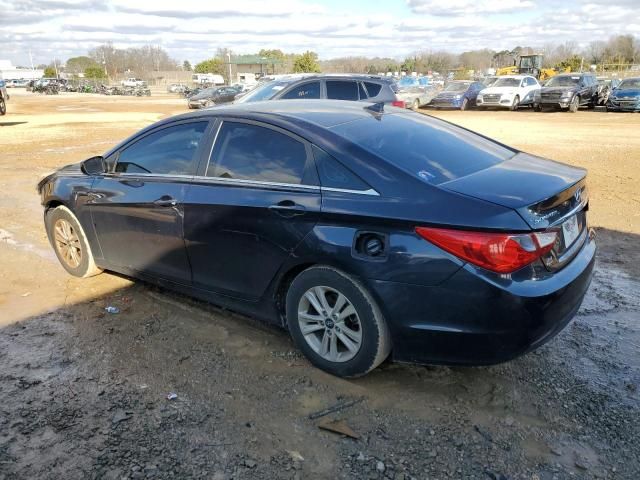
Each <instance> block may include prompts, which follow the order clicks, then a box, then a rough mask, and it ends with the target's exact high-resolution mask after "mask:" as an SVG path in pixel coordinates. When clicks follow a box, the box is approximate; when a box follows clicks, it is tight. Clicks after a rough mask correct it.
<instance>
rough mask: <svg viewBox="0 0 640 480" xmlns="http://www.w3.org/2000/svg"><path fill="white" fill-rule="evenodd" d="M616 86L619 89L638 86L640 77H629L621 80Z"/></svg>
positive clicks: (639, 85)
mask: <svg viewBox="0 0 640 480" xmlns="http://www.w3.org/2000/svg"><path fill="white" fill-rule="evenodd" d="M618 88H619V89H621V90H625V89H630V88H634V89H635V88H640V78H629V79H628V80H623V81H622V83H621V84H620V85H618Z"/></svg>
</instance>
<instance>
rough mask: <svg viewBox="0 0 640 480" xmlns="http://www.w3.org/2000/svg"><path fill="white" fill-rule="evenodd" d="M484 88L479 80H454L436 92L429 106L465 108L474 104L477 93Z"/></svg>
mask: <svg viewBox="0 0 640 480" xmlns="http://www.w3.org/2000/svg"><path fill="white" fill-rule="evenodd" d="M483 88H484V85H483V84H482V83H481V82H472V81H469V80H454V81H451V82H449V83H448V84H447V86H446V87H444V90H443V91H441V92H440V93H438V94H437V95H436V96H435V97H434V98H433V100H431V103H430V104H429V106H430V107H434V108H457V109H460V110H467V109H468V108H470V107H473V106H475V104H476V98H477V97H478V93H479V92H480V91H481V90H482V89H483Z"/></svg>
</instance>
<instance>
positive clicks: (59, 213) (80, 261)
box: [45, 206, 102, 277]
mask: <svg viewBox="0 0 640 480" xmlns="http://www.w3.org/2000/svg"><path fill="white" fill-rule="evenodd" d="M45 226H46V229H47V236H48V237H49V242H51V245H52V246H53V250H54V251H55V252H56V256H57V257H58V260H59V261H60V264H61V265H62V266H63V268H64V269H65V270H66V271H67V272H69V273H70V274H71V275H74V276H76V277H92V276H94V275H97V274H99V273H101V272H102V270H101V269H100V268H98V267H97V266H96V264H95V261H94V260H93V254H92V253H91V248H90V247H89V242H88V241H87V237H86V235H85V234H84V230H82V226H81V225H80V222H78V219H77V218H76V216H75V215H74V214H73V212H71V210H69V209H68V208H67V207H64V206H59V207H56V208H54V209H52V210H49V211H48V212H47V214H46V217H45Z"/></svg>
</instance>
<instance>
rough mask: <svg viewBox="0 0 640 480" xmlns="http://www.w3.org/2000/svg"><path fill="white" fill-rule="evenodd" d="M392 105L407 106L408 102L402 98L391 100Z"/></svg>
mask: <svg viewBox="0 0 640 480" xmlns="http://www.w3.org/2000/svg"><path fill="white" fill-rule="evenodd" d="M391 106H393V107H400V108H407V106H406V104H405V103H404V101H402V100H394V101H393V102H391Z"/></svg>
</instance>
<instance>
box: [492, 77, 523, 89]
mask: <svg viewBox="0 0 640 480" xmlns="http://www.w3.org/2000/svg"><path fill="white" fill-rule="evenodd" d="M519 86H520V79H519V78H499V79H498V80H496V83H494V84H493V85H492V87H519Z"/></svg>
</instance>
